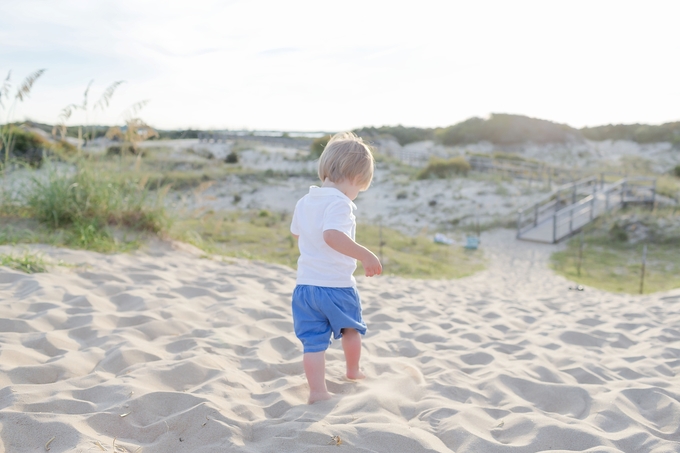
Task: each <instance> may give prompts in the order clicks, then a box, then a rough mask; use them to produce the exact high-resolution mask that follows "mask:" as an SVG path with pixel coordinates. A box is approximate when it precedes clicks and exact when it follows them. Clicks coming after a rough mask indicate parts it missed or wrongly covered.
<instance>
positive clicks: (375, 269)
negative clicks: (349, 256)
mask: <svg viewBox="0 0 680 453" xmlns="http://www.w3.org/2000/svg"><path fill="white" fill-rule="evenodd" d="M361 265H362V266H364V272H365V273H366V277H373V276H374V275H380V274H382V264H380V260H379V259H378V257H377V256H375V254H373V253H372V252H368V254H367V255H366V258H364V259H363V260H361Z"/></svg>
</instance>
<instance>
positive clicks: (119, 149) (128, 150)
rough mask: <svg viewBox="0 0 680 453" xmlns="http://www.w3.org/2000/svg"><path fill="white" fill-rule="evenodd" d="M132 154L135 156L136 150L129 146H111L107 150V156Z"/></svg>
mask: <svg viewBox="0 0 680 453" xmlns="http://www.w3.org/2000/svg"><path fill="white" fill-rule="evenodd" d="M132 154H135V149H134V148H133V147H132V146H131V145H129V144H123V145H111V146H109V147H108V148H106V155H107V156H120V155H132Z"/></svg>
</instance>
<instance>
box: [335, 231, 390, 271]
mask: <svg viewBox="0 0 680 453" xmlns="http://www.w3.org/2000/svg"><path fill="white" fill-rule="evenodd" d="M323 240H324V241H326V244H328V246H329V247H330V248H332V249H333V250H335V251H336V252H340V253H342V254H343V255H347V256H349V257H351V258H354V259H357V260H359V261H361V265H362V266H364V271H365V273H366V277H373V276H374V275H380V274H382V265H381V264H380V260H379V259H378V257H377V256H375V254H374V253H373V252H371V251H370V250H368V249H367V248H366V247H364V246H363V245H360V244H358V243H356V242H354V241H353V240H352V238H350V237H349V236H347V235H346V234H345V233H343V232H341V231H338V230H326V231H324V232H323Z"/></svg>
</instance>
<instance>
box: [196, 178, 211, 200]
mask: <svg viewBox="0 0 680 453" xmlns="http://www.w3.org/2000/svg"><path fill="white" fill-rule="evenodd" d="M213 184H215V181H205V182H202V183H201V184H200V185H199V186H198V187H196V188H195V189H194V196H195V197H198V196H200V195H201V194H202V193H203V192H205V191H206V190H208V189H209V188H210V186H212V185H213Z"/></svg>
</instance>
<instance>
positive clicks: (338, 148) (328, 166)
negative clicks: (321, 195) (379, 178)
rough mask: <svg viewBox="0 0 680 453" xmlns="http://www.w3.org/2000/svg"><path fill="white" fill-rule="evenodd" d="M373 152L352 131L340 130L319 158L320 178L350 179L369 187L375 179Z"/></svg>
mask: <svg viewBox="0 0 680 453" xmlns="http://www.w3.org/2000/svg"><path fill="white" fill-rule="evenodd" d="M374 165H375V164H374V160H373V154H371V150H370V149H369V148H368V146H366V144H365V143H364V141H363V140H362V139H361V138H360V137H357V136H356V135H355V134H354V133H352V132H339V133H337V134H335V135H334V136H333V138H331V140H330V141H329V142H328V144H327V145H326V148H325V149H324V150H323V153H321V157H320V158H319V178H320V179H321V181H322V182H323V181H325V180H326V178H328V179H329V180H330V181H331V182H335V183H338V182H341V181H344V180H348V181H351V182H354V183H356V184H358V185H360V186H361V187H363V188H364V189H367V188H368V186H369V185H370V184H371V180H372V179H373V168H374Z"/></svg>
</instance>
